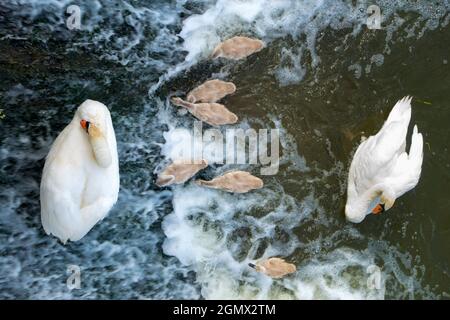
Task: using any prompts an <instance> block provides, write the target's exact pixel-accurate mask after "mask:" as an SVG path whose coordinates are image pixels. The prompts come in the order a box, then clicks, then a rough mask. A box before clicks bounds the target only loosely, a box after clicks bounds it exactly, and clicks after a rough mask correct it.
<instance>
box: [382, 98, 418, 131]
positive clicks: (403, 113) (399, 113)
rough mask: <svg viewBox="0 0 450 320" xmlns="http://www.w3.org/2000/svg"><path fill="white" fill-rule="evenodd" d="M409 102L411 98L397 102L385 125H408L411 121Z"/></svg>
mask: <svg viewBox="0 0 450 320" xmlns="http://www.w3.org/2000/svg"><path fill="white" fill-rule="evenodd" d="M411 100H412V97H410V96H406V97H404V98H403V99H401V100H399V101H398V102H397V103H396V104H395V106H394V108H392V111H391V113H389V117H388V118H387V120H386V124H387V123H392V122H397V121H401V122H404V123H406V125H408V124H409V120H410V119H411Z"/></svg>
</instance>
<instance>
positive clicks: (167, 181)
mask: <svg viewBox="0 0 450 320" xmlns="http://www.w3.org/2000/svg"><path fill="white" fill-rule="evenodd" d="M207 166H208V162H207V161H206V160H201V162H199V163H188V162H187V161H183V160H176V161H174V162H173V163H172V164H170V165H169V166H168V167H167V168H165V169H164V171H163V172H161V173H160V174H159V175H158V179H157V180H156V185H157V186H159V187H166V186H169V185H171V184H181V183H185V182H186V181H187V180H189V179H190V178H192V177H193V176H194V175H195V174H196V173H197V172H199V171H200V170H202V169H204V168H206V167H207Z"/></svg>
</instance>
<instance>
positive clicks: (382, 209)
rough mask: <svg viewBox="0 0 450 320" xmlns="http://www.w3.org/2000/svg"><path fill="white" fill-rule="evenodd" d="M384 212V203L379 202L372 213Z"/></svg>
mask: <svg viewBox="0 0 450 320" xmlns="http://www.w3.org/2000/svg"><path fill="white" fill-rule="evenodd" d="M382 212H384V204H381V203H380V204H377V206H376V207H375V208H373V210H372V213H373V214H380V213H382Z"/></svg>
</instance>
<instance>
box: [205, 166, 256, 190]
mask: <svg viewBox="0 0 450 320" xmlns="http://www.w3.org/2000/svg"><path fill="white" fill-rule="evenodd" d="M196 183H197V184H199V185H201V186H205V187H208V188H214V189H220V190H224V191H227V192H233V193H246V192H249V191H251V190H254V189H260V188H262V187H263V186H264V182H263V181H262V180H261V179H260V178H258V177H255V176H252V175H251V174H250V173H248V172H245V171H231V172H228V173H225V174H224V175H222V176H219V177H216V178H214V179H212V180H211V181H205V180H197V181H196Z"/></svg>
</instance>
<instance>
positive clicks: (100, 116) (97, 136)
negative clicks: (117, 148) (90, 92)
mask: <svg viewBox="0 0 450 320" xmlns="http://www.w3.org/2000/svg"><path fill="white" fill-rule="evenodd" d="M76 117H77V118H76V119H77V120H79V123H80V128H81V129H82V130H84V131H86V134H87V135H88V137H89V142H90V144H91V147H92V151H93V154H94V157H95V160H96V161H97V164H98V165H99V166H100V167H103V168H107V167H109V166H110V165H111V162H112V156H111V152H110V147H109V144H108V139H107V137H108V121H110V120H109V119H110V116H109V111H108V108H107V107H106V106H105V105H104V104H103V103H100V102H98V101H94V100H86V101H85V102H83V103H82V104H81V105H80V107H79V108H78V110H77V114H76Z"/></svg>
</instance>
